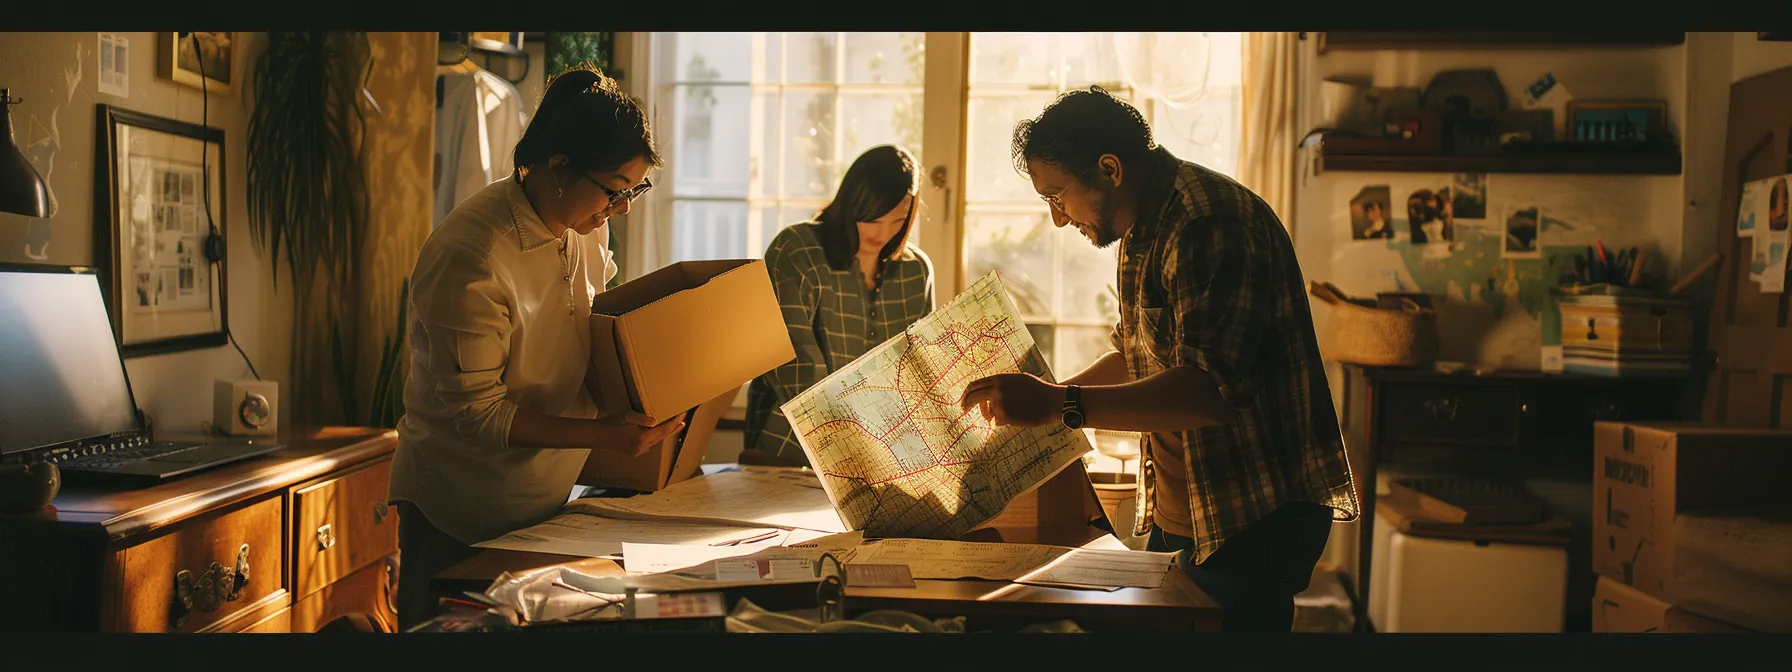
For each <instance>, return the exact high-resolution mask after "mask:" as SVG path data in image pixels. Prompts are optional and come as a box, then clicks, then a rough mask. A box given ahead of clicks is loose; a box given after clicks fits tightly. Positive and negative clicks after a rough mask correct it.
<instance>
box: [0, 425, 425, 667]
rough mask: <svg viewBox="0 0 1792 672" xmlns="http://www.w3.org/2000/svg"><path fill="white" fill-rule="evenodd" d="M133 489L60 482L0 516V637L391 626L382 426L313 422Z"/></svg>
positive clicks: (392, 579)
mask: <svg viewBox="0 0 1792 672" xmlns="http://www.w3.org/2000/svg"><path fill="white" fill-rule="evenodd" d="M282 441H283V442H285V443H286V444H287V447H286V448H285V449H283V450H280V451H278V452H275V453H272V454H270V455H266V456H262V457H258V458H252V459H249V460H245V461H243V462H240V463H237V464H232V465H226V466H223V467H219V468H217V469H212V470H208V471H203V472H199V473H196V474H192V475H190V476H187V477H184V478H179V479H175V480H172V481H170V482H168V483H163V484H160V485H156V486H153V487H148V488H142V489H135V490H131V489H121V488H104V487H97V486H83V485H80V484H68V483H65V484H64V487H63V490H62V493H61V494H60V495H59V496H57V498H56V500H55V501H54V502H52V503H51V505H50V507H48V508H46V509H44V510H42V511H39V512H34V513H28V514H0V630H9V631H13V630H69V631H101V632H316V631H317V630H319V629H322V628H323V627H324V626H326V625H331V624H332V623H337V624H338V625H342V626H348V627H351V628H354V629H357V630H371V631H384V632H392V631H394V630H395V628H396V626H397V610H396V602H395V597H396V591H397V587H398V553H397V552H398V514H397V510H396V509H395V508H388V507H387V505H386V486H387V482H388V481H389V480H390V477H391V473H392V451H393V449H394V448H395V447H396V446H397V444H398V435H397V433H396V432H394V431H391V430H379V429H365V428H349V427H338V428H326V429H322V430H317V431H314V432H310V433H308V434H307V435H305V436H293V437H282Z"/></svg>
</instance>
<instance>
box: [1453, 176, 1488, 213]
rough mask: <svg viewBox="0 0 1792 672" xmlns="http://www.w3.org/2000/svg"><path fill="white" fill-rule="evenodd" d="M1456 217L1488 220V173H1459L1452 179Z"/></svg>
mask: <svg viewBox="0 0 1792 672" xmlns="http://www.w3.org/2000/svg"><path fill="white" fill-rule="evenodd" d="M1450 193H1451V194H1452V198H1453V199H1455V200H1454V201H1452V203H1453V207H1452V210H1454V213H1453V214H1455V216H1457V217H1460V218H1462V219H1487V173H1457V174H1455V175H1454V176H1452V177H1451V178H1450Z"/></svg>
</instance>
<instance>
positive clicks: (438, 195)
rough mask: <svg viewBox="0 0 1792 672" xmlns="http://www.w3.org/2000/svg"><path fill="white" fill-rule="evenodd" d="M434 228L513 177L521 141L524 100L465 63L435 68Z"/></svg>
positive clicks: (500, 81)
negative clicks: (486, 190) (479, 194)
mask: <svg viewBox="0 0 1792 672" xmlns="http://www.w3.org/2000/svg"><path fill="white" fill-rule="evenodd" d="M436 90H437V92H438V94H439V96H438V99H437V105H436V161H435V219H434V220H433V221H434V223H435V224H441V223H442V218H444V217H447V216H448V211H450V210H453V209H454V206H455V205H456V204H459V203H460V202H461V201H462V200H465V199H466V198H467V197H468V196H472V195H473V194H474V193H476V192H478V191H479V190H480V189H484V188H485V187H486V185H489V184H491V183H493V182H497V181H498V180H501V179H504V178H506V177H509V176H510V173H511V168H512V167H513V164H512V162H511V152H512V151H514V150H515V149H516V143H517V141H518V140H521V139H522V137H523V125H524V123H525V122H524V112H523V97H522V94H519V93H517V90H516V87H515V86H512V85H511V83H510V82H507V81H504V78H503V77H499V76H497V75H494V74H492V73H491V72H489V71H487V70H485V69H484V68H481V67H479V66H477V65H474V64H473V63H472V62H471V61H462V62H460V63H457V64H455V65H443V66H437V67H436Z"/></svg>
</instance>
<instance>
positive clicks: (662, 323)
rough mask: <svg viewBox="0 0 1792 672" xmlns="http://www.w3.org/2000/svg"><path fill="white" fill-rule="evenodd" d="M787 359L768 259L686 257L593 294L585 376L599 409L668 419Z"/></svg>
mask: <svg viewBox="0 0 1792 672" xmlns="http://www.w3.org/2000/svg"><path fill="white" fill-rule="evenodd" d="M794 358H796V349H795V348H794V347H792V346H791V344H790V332H789V330H788V328H787V327H786V326H785V325H784V313H783V310H782V309H781V308H780V307H779V306H778V296H777V294H775V293H773V292H772V281H771V276H770V274H769V273H768V272H767V271H766V268H765V262H763V261H759V260H756V259H732V260H723V261H686V262H679V263H676V264H672V265H671V266H667V267H665V268H662V269H660V270H657V271H654V272H652V273H649V274H647V275H645V276H642V277H641V278H639V279H636V280H634V281H632V282H628V283H624V284H623V285H622V286H620V287H617V288H615V289H612V290H609V291H606V292H602V293H600V294H598V295H597V298H596V299H594V300H592V302H591V369H590V371H589V372H588V373H587V375H586V380H585V384H586V387H587V389H589V390H590V392H591V397H592V399H593V400H595V401H596V402H597V405H598V408H599V409H600V411H601V413H602V414H605V415H608V414H611V413H619V412H622V411H625V410H633V411H635V412H637V413H644V414H646V415H649V416H652V417H654V418H656V419H665V418H670V417H672V416H674V415H678V414H680V413H684V412H686V411H689V410H691V409H693V408H696V407H697V406H698V405H699V404H702V403H703V402H705V401H707V400H710V399H714V398H715V397H716V396H717V395H719V394H722V393H723V392H728V391H731V390H736V389H739V388H740V386H741V385H744V384H746V382H747V381H749V380H752V379H753V378H755V377H757V376H758V375H759V374H762V373H765V372H767V371H770V370H772V369H773V368H776V367H777V366H778V365H780V364H783V363H785V362H788V361H790V360H792V359H794Z"/></svg>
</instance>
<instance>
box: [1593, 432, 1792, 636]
mask: <svg viewBox="0 0 1792 672" xmlns="http://www.w3.org/2000/svg"><path fill="white" fill-rule="evenodd" d="M1593 434H1594V436H1593V453H1594V454H1593V474H1594V476H1593V497H1594V500H1593V509H1594V511H1593V570H1594V571H1596V572H1598V573H1599V574H1601V575H1604V576H1607V577H1610V578H1612V579H1616V580H1618V581H1620V582H1622V583H1625V584H1628V585H1631V586H1634V587H1636V588H1639V589H1641V590H1642V591H1643V592H1646V593H1648V594H1650V595H1652V596H1654V597H1656V598H1659V599H1662V600H1667V601H1669V602H1672V601H1673V600H1674V595H1673V592H1672V583H1673V580H1674V577H1675V576H1676V574H1677V572H1676V569H1675V566H1674V540H1673V529H1674V517H1675V516H1676V515H1678V514H1680V513H1681V512H1683V511H1695V510H1701V509H1750V508H1753V509H1764V510H1772V509H1776V508H1781V509H1783V508H1785V507H1786V506H1788V503H1787V502H1786V501H1785V493H1786V474H1788V473H1792V431H1782V430H1758V429H1732V428H1721V427H1710V426H1701V425H1697V424H1690V423H1618V422H1597V423H1595V424H1594V428H1593Z"/></svg>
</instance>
